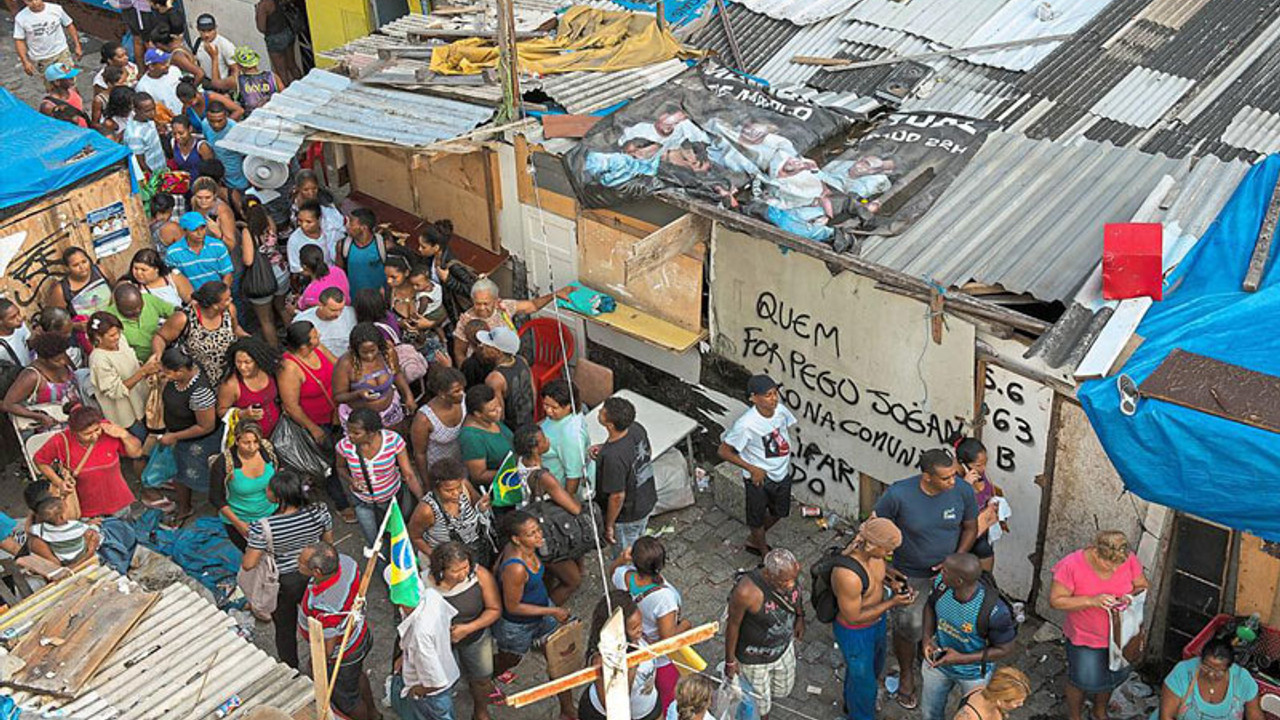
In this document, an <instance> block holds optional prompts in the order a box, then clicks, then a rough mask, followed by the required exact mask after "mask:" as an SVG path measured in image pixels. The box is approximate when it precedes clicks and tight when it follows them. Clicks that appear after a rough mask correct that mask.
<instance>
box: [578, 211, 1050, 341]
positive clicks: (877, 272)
mask: <svg viewBox="0 0 1280 720" xmlns="http://www.w3.org/2000/svg"><path fill="white" fill-rule="evenodd" d="M656 196H657V198H658V199H659V200H661V201H663V202H665V203H667V204H668V205H674V206H675V207H678V208H681V209H683V210H688V211H689V212H695V213H698V214H699V215H702V216H704V217H708V218H711V219H712V220H715V221H716V222H718V223H720V224H721V225H723V226H725V227H727V228H729V229H731V230H737V231H738V232H742V233H746V234H747V235H750V236H752V237H756V238H760V239H762V240H768V241H770V242H773V243H776V244H778V245H781V246H782V247H785V248H790V249H792V250H796V251H798V252H802V253H804V254H805V255H808V256H810V257H815V258H817V259H819V260H821V261H823V262H825V263H827V264H828V265H829V266H833V267H840V268H844V269H845V270H851V271H853V272H856V273H858V274H859V275H862V276H865V277H869V278H871V279H872V280H876V281H877V282H879V283H881V284H883V285H884V286H885V287H884V288H883V289H885V290H888V291H890V292H894V293H897V294H899V295H907V296H908V297H915V298H917V299H921V300H926V301H927V299H928V298H929V296H930V294H931V293H932V291H933V288H934V286H933V284H932V283H929V282H926V281H925V280H923V279H921V278H918V277H914V276H911V275H907V274H906V273H903V272H899V271H897V270H892V269H890V268H887V267H884V266H882V265H877V264H875V263H873V262H868V261H866V260H863V259H862V258H859V257H856V256H854V255H849V254H847V253H838V252H836V251H835V250H832V249H831V246H830V245H825V244H823V243H818V242H814V241H812V240H805V239H804V238H801V237H799V236H797V235H792V234H791V233H789V232H785V231H783V230H780V229H778V228H777V227H775V226H773V225H770V224H769V223H767V222H765V221H763V220H759V219H757V218H753V217H750V216H748V215H743V214H741V213H736V212H733V211H731V210H726V209H724V208H722V207H719V206H716V205H711V204H709V203H703V202H699V201H697V200H693V199H690V198H688V197H685V196H684V195H682V194H680V193H677V192H673V191H670V190H664V191H661V192H659V193H657V194H656ZM584 214H585V213H584ZM946 302H947V305H948V306H950V309H951V310H952V311H955V312H965V313H968V314H970V315H975V316H978V317H981V318H984V319H986V320H989V321H991V322H997V323H1000V324H1002V325H1007V326H1009V327H1011V328H1014V329H1015V330H1022V331H1024V332H1027V333H1031V334H1033V335H1040V334H1041V333H1043V332H1045V331H1046V330H1048V329H1049V327H1050V323H1047V322H1045V321H1043V320H1040V319H1038V318H1033V317H1031V316H1030V315H1023V314H1022V313H1020V312H1017V311H1015V310H1010V309H1008V308H1005V307H1001V306H999V305H997V304H995V303H992V302H987V301H985V300H981V299H979V298H974V297H969V296H968V295H965V294H964V293H962V292H951V293H947V296H946Z"/></svg>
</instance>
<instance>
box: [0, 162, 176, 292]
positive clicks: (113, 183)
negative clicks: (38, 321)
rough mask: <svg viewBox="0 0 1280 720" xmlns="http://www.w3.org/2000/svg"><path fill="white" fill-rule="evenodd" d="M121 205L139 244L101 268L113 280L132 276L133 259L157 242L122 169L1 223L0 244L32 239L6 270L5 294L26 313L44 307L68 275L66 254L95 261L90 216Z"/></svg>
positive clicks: (0, 285) (1, 284)
mask: <svg viewBox="0 0 1280 720" xmlns="http://www.w3.org/2000/svg"><path fill="white" fill-rule="evenodd" d="M117 201H119V202H123V203H124V209H125V217H126V218H127V219H128V221H129V227H130V228H131V232H130V234H131V236H132V237H131V239H132V241H133V242H132V244H131V245H130V246H129V248H128V249H126V250H125V251H124V252H121V253H117V254H115V255H111V256H109V257H107V258H103V259H102V260H101V262H100V265H101V267H102V269H103V271H104V272H106V273H107V274H108V275H110V276H111V277H112V278H118V277H120V276H121V275H124V274H125V273H127V272H128V270H129V261H130V259H132V258H133V254H134V253H135V252H137V251H138V250H140V249H142V248H144V247H150V245H151V237H150V231H149V229H148V220H147V217H146V213H145V212H144V210H143V208H142V201H141V200H140V199H139V198H138V196H137V195H134V194H132V192H131V187H130V183H129V171H128V170H127V169H125V166H124V165H121V166H120V167H119V169H118V170H116V171H114V172H110V173H108V174H106V175H103V176H99V177H97V178H95V179H93V180H91V181H89V182H86V183H83V184H80V185H73V186H71V187H68V188H64V189H62V190H60V191H58V192H57V193H54V194H53V195H50V196H49V197H47V198H44V199H42V200H40V201H39V202H37V203H35V204H33V205H31V206H29V207H27V208H24V209H22V210H21V211H19V212H17V213H15V214H14V215H13V216H12V217H10V218H7V219H5V220H0V238H9V237H12V236H14V235H16V234H18V233H21V232H25V233H26V234H27V235H26V239H25V240H24V241H23V243H22V246H21V248H20V250H19V251H18V253H17V255H15V256H14V257H13V259H12V260H10V261H9V263H8V265H7V266H6V267H5V268H4V272H3V274H2V275H3V276H2V277H0V291H2V292H3V293H4V295H5V297H8V298H10V299H12V300H13V301H14V302H16V303H18V304H19V305H20V306H22V307H23V308H24V309H34V308H35V307H37V306H39V305H41V304H43V302H44V301H45V299H47V298H48V296H49V293H50V292H52V290H53V287H54V286H55V285H56V284H57V282H58V281H59V280H60V279H61V278H62V276H63V274H64V273H65V271H66V268H65V266H63V264H62V251H63V250H65V249H67V248H68V247H71V246H73V245H74V246H78V247H82V248H84V249H85V250H87V251H88V252H89V255H90V256H93V255H94V251H93V240H92V238H90V236H89V225H88V217H87V216H88V214H89V213H90V212H92V211H94V210H97V209H99V208H103V207H106V206H108V205H111V204H112V203H115V202H117ZM0 242H3V240H0Z"/></svg>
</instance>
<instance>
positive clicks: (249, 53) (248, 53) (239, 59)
mask: <svg viewBox="0 0 1280 720" xmlns="http://www.w3.org/2000/svg"><path fill="white" fill-rule="evenodd" d="M235 60H236V64H237V65H239V66H240V67H254V66H255V65H257V64H258V61H259V60H261V58H259V57H258V51H257V50H254V49H253V48H251V47H249V46H248V45H241V46H240V47H238V48H236V55H235Z"/></svg>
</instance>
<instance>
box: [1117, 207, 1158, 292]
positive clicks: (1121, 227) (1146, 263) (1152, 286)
mask: <svg viewBox="0 0 1280 720" xmlns="http://www.w3.org/2000/svg"><path fill="white" fill-rule="evenodd" d="M1163 238H1164V228H1163V227H1162V226H1161V225H1160V223H1107V224H1106V226H1105V228H1104V230H1103V233H1102V297H1103V298H1105V299H1107V300H1124V299H1125V298H1135V297H1149V298H1152V299H1153V300H1161V299H1163V297H1164V292H1163V283H1164V260H1163V254H1164V253H1163V244H1164V243H1163Z"/></svg>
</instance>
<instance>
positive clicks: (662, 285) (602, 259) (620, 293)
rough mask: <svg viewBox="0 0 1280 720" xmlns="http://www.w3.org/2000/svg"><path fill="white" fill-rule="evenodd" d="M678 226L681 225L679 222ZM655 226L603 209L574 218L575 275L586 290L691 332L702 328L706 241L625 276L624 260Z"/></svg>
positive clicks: (585, 212)
mask: <svg viewBox="0 0 1280 720" xmlns="http://www.w3.org/2000/svg"><path fill="white" fill-rule="evenodd" d="M676 222H680V220H677V221H676ZM659 229H660V228H659V227H658V226H656V225H652V224H650V223H646V222H643V221H641V220H637V219H635V218H631V217H628V216H626V215H620V214H618V213H613V212H609V211H604V210H586V211H583V213H582V215H581V217H580V218H579V219H578V275H579V279H580V280H581V281H582V282H583V283H584V284H585V285H587V286H588V287H591V288H593V289H595V290H600V291H602V292H607V293H609V294H611V295H613V296H614V297H615V298H616V299H617V300H618V302H620V303H624V304H626V305H630V306H631V307H634V308H636V309H638V310H640V311H642V312H646V313H651V314H652V315H654V316H655V317H658V318H661V319H663V320H666V321H667V322H670V323H672V324H674V325H677V326H679V327H681V328H684V329H685V330H689V331H690V332H695V333H696V332H701V330H702V269H703V260H702V258H703V257H705V256H706V243H703V242H699V243H697V244H696V245H694V247H693V248H692V249H691V250H690V251H689V252H688V253H687V254H680V255H677V256H675V257H673V258H671V259H670V260H668V261H667V262H665V263H662V264H661V265H659V266H657V267H654V268H652V269H650V270H648V271H646V272H639V273H635V274H633V275H632V276H631V277H628V276H627V272H626V261H627V258H629V257H630V256H631V253H632V249H633V248H634V247H635V246H636V245H637V244H639V243H640V242H641V241H642V239H643V238H645V237H646V236H648V235H650V234H652V233H654V232H656V231H657V230H659Z"/></svg>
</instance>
